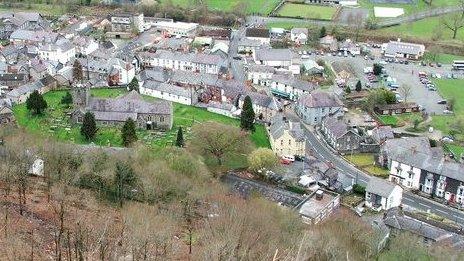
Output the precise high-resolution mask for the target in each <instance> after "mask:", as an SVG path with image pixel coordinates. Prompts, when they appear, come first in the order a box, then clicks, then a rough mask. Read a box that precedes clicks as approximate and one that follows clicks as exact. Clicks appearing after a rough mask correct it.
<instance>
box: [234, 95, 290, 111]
mask: <svg viewBox="0 0 464 261" xmlns="http://www.w3.org/2000/svg"><path fill="white" fill-rule="evenodd" d="M246 96H250V98H251V102H252V104H256V105H259V106H261V107H265V108H269V109H271V110H275V111H277V110H279V109H280V108H281V105H280V103H279V102H278V101H277V99H276V98H275V97H274V96H269V95H266V94H261V93H257V92H248V93H246V94H244V95H241V96H240V100H241V101H243V100H245V97H246Z"/></svg>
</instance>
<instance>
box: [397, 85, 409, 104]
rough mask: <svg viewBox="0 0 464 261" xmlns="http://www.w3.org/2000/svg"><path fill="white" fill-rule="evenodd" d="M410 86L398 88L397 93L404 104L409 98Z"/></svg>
mask: <svg viewBox="0 0 464 261" xmlns="http://www.w3.org/2000/svg"><path fill="white" fill-rule="evenodd" d="M411 91H412V90H411V86H409V85H407V84H404V85H402V86H401V87H400V89H399V93H400V94H401V96H403V99H404V101H405V102H407V101H408V98H409V96H410V95H411Z"/></svg>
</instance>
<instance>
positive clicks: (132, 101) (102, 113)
mask: <svg viewBox="0 0 464 261" xmlns="http://www.w3.org/2000/svg"><path fill="white" fill-rule="evenodd" d="M89 91H90V88H89V86H76V87H74V88H73V101H74V104H75V107H76V109H75V110H74V111H73V112H72V113H71V121H72V122H73V123H82V121H83V119H84V114H85V113H86V112H92V113H93V114H94V115H95V120H96V122H97V124H100V125H112V126H114V125H122V124H124V122H125V121H126V120H127V119H129V118H132V119H133V120H134V121H135V122H136V125H137V127H138V128H139V129H146V130H163V131H166V130H170V129H171V128H172V124H173V108H172V103H171V102H168V101H155V102H148V101H145V100H143V98H142V96H141V95H140V94H138V93H137V92H136V91H132V92H130V93H128V94H126V95H124V96H122V97H118V98H106V99H102V98H94V97H91V96H90V95H89Z"/></svg>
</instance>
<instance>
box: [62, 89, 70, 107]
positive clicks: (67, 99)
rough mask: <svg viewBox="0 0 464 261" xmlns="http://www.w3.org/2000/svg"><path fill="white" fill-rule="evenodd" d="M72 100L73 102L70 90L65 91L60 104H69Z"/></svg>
mask: <svg viewBox="0 0 464 261" xmlns="http://www.w3.org/2000/svg"><path fill="white" fill-rule="evenodd" d="M72 102H73V97H72V95H71V93H70V92H66V94H65V95H64V96H63V98H61V104H64V105H67V106H69V105H71V104H72Z"/></svg>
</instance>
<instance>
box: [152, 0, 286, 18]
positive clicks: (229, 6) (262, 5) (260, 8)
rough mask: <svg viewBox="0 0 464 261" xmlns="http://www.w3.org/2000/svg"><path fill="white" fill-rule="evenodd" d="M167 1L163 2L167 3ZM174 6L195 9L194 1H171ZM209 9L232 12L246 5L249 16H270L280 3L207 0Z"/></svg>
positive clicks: (244, 0) (271, 0)
mask: <svg viewBox="0 0 464 261" xmlns="http://www.w3.org/2000/svg"><path fill="white" fill-rule="evenodd" d="M166 1H167V0H161V3H162V2H166ZM171 2H172V3H173V4H174V5H178V6H181V7H185V8H188V7H195V4H194V1H193V0H171ZM204 2H205V3H206V5H207V6H208V8H209V9H211V10H220V11H225V12H231V11H234V10H236V8H237V7H238V5H239V4H242V3H243V4H244V5H245V7H246V10H247V13H248V14H251V13H257V14H263V15H268V14H269V13H270V12H271V11H272V10H273V9H274V8H275V7H276V6H277V4H278V3H279V2H280V1H279V0H206V1H204Z"/></svg>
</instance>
